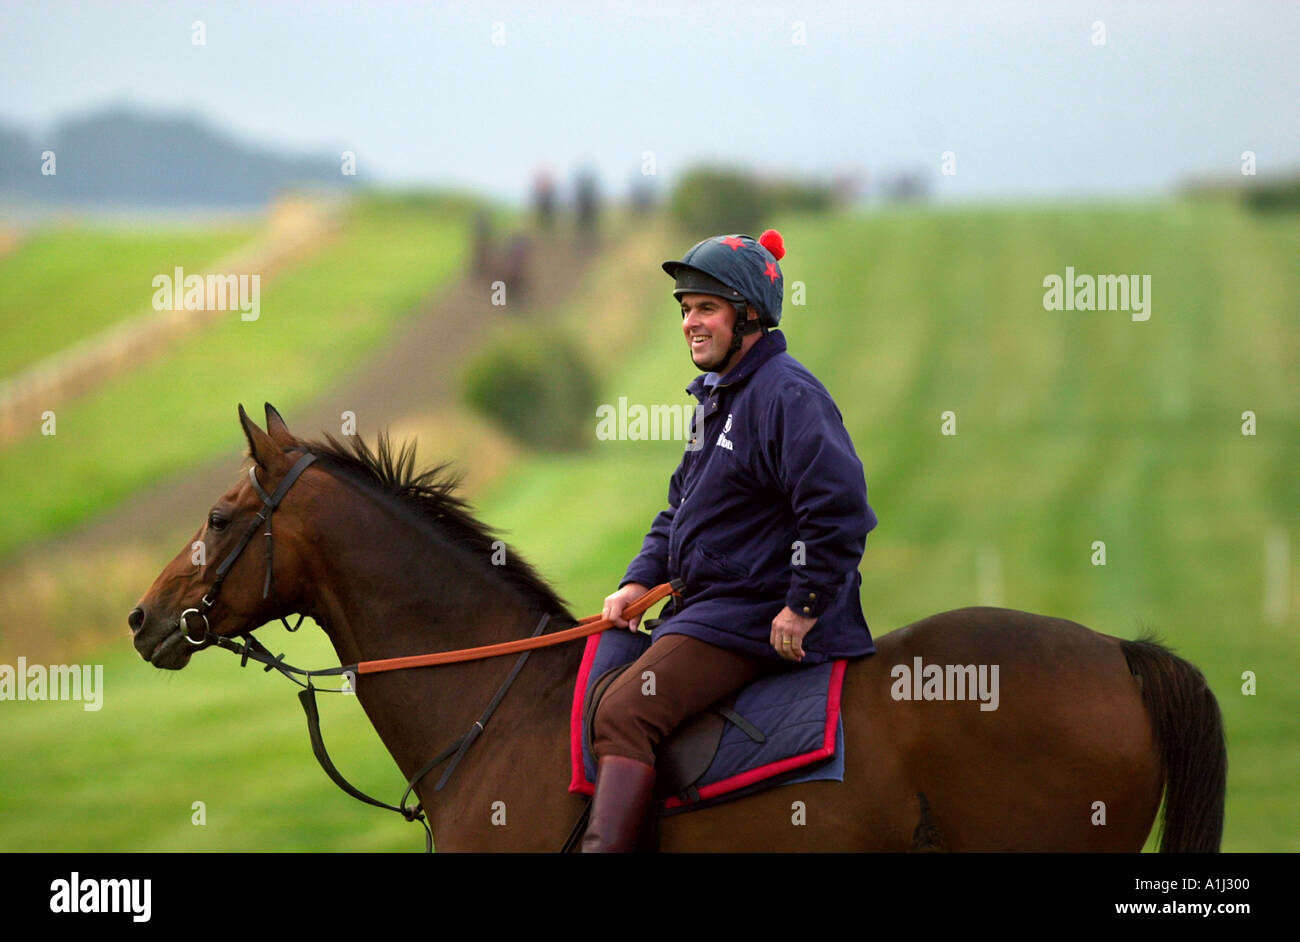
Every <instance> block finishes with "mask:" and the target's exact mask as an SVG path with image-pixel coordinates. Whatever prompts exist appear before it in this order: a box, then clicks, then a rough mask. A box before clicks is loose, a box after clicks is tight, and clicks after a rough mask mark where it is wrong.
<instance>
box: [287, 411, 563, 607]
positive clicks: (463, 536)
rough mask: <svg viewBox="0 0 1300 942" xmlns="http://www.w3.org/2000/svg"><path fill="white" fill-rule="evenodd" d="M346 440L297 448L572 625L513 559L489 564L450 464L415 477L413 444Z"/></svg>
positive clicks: (486, 536) (488, 534)
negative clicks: (401, 509) (402, 510)
mask: <svg viewBox="0 0 1300 942" xmlns="http://www.w3.org/2000/svg"><path fill="white" fill-rule="evenodd" d="M350 438H351V442H350V444H347V445H345V444H343V443H342V442H340V441H339V440H338V439H336V438H335V437H334V436H333V435H331V434H329V433H328V432H326V433H325V441H323V442H322V441H320V440H315V441H304V440H302V439H299V440H298V445H299V447H302V448H306V449H307V450H308V451H310V452H311V453H312V454H314V455H316V456H317V458H318V460H319V459H324V460H325V461H327V462H328V463H330V464H332V465H333V466H335V467H337V468H340V469H342V470H343V471H345V472H350V473H351V475H350V476H351V477H353V478H354V479H357V480H359V481H360V482H362V483H364V484H367V485H369V486H371V487H373V488H375V489H376V490H378V491H379V492H380V493H382V494H386V495H388V496H390V497H394V498H396V499H397V500H399V501H400V502H402V503H403V504H405V505H406V506H407V507H409V508H410V509H411V510H412V511H413V512H414V513H416V514H419V515H421V516H423V517H424V518H425V519H427V520H429V521H431V522H432V523H434V524H435V525H436V526H437V528H438V529H439V530H440V531H441V532H442V533H443V534H445V535H446V536H447V537H448V538H450V539H451V540H452V541H453V542H454V543H455V544H456V545H457V546H460V547H462V548H464V549H467V550H469V551H471V552H472V553H474V554H475V555H476V556H478V557H479V558H481V559H482V560H483V563H484V565H486V566H489V567H490V568H491V569H492V571H494V572H495V573H497V574H498V575H500V576H501V577H502V578H503V579H505V580H506V582H508V583H509V584H511V585H512V586H514V587H515V588H517V589H519V590H520V591H521V592H523V593H524V594H525V595H526V596H528V597H529V598H532V599H535V600H536V601H537V603H538V604H539V605H540V606H541V607H542V608H543V609H544V610H545V611H546V612H549V613H551V614H553V615H563V616H564V617H565V618H566V619H568V621H569V622H570V623H572V622H574V621H576V619H575V618H574V617H573V615H572V614H571V613H570V612H569V609H568V605H567V604H566V603H565V601H564V599H562V598H561V597H560V596H559V595H557V594H556V592H555V590H554V589H553V588H551V585H550V583H548V582H547V581H546V580H545V579H544V578H543V577H542V576H541V575H539V574H538V572H537V570H535V569H533V567H532V566H531V565H530V564H529V563H528V562H527V561H526V560H525V559H524V558H523V557H522V556H520V555H519V554H518V553H516V552H514V551H513V550H509V551H507V552H506V554H505V564H504V565H496V564H494V563H493V560H492V557H493V554H494V552H495V547H494V546H493V545H492V544H493V543H494V542H495V541H496V540H497V539H499V538H498V537H497V535H496V534H495V533H493V532H492V531H491V530H489V529H488V528H487V526H485V525H484V524H483V523H482V522H481V521H480V520H478V519H477V518H476V517H475V516H474V515H473V514H472V513H471V512H470V508H469V504H468V503H467V502H466V501H465V500H464V499H463V498H461V497H460V496H458V495H457V493H456V491H457V489H458V488H459V487H460V484H461V479H462V477H463V475H462V474H460V473H457V472H455V471H454V469H453V466H452V464H451V462H442V463H440V464H438V465H435V466H434V467H431V468H426V469H425V470H423V471H416V470H415V447H416V443H415V441H414V440H410V441H407V442H403V443H402V444H401V445H400V446H396V447H395V446H394V445H393V443H392V441H391V440H390V438H389V436H388V433H387V431H381V432H380V433H379V436H378V440H377V443H376V450H375V451H371V450H370V447H369V446H368V445H366V443H365V441H364V440H363V439H362V438H361V437H360V436H350Z"/></svg>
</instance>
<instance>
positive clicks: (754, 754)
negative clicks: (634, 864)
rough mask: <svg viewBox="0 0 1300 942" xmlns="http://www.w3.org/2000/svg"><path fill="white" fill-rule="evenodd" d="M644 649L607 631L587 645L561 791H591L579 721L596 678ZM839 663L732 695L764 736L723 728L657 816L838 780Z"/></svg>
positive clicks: (591, 762) (626, 635)
mask: <svg viewBox="0 0 1300 942" xmlns="http://www.w3.org/2000/svg"><path fill="white" fill-rule="evenodd" d="M649 646H650V639H649V637H647V636H646V635H643V634H640V633H636V634H633V633H632V632H629V631H618V630H609V631H603V632H601V633H600V634H598V635H593V636H591V637H590V638H588V639H587V648H586V650H585V651H584V652H583V657H582V665H581V666H580V667H579V669H578V680H577V683H576V684H575V685H574V692H573V711H572V714H571V717H570V721H571V722H570V756H571V759H572V764H573V777H572V779H571V781H570V783H569V791H571V792H576V793H579V794H586V795H590V794H592V793H593V792H594V791H595V780H596V759H595V757H594V756H593V755H592V754H591V751H590V749H589V748H588V746H587V743H586V742H585V741H584V739H585V737H584V736H583V729H582V720H583V716H584V715H585V710H586V704H587V699H588V697H589V696H590V694H591V690H592V688H593V687H594V686H595V684H596V681H597V679H598V678H599V677H600V676H601V675H602V674H604V673H605V672H606V671H607V670H610V669H611V668H614V667H620V666H622V665H624V664H630V663H632V662H633V661H635V660H636V659H637V658H638V657H640V656H641V654H642V653H644V651H645V650H646V648H648V647H649ZM846 664H847V661H845V660H838V661H832V662H829V663H826V664H818V665H816V666H813V667H807V668H792V669H791V670H788V671H782V672H779V673H776V674H772V675H770V676H768V677H763V678H760V679H759V680H756V681H755V682H754V683H752V684H750V685H749V686H748V687H746V688H745V689H744V690H742V691H741V692H740V695H739V696H738V697H737V698H736V702H735V704H734V706H733V709H734V710H735V711H736V712H737V713H739V714H740V715H741V716H743V717H745V718H746V719H747V720H749V722H750V723H751V724H753V725H754V726H756V727H757V728H758V729H759V730H761V731H762V732H763V734H764V741H763V742H761V743H760V742H755V741H754V740H753V739H751V738H750V737H749V735H748V734H747V733H746V732H745V731H744V730H743V729H741V728H740V727H739V726H737V725H735V724H734V723H728V724H727V725H726V728H725V729H724V731H723V734H722V740H721V742H719V744H718V751H717V754H716V755H715V756H714V757H713V762H712V763H711V764H710V765H709V768H708V769H707V770H706V771H705V773H704V774H703V775H702V776H701V777H700V779H699V780H698V781H697V782H695V784H694V787H693V789H692V791H691V793H690V795H689V797H681V796H675V797H672V798H668V799H666V800H665V801H664V802H663V805H662V809H663V811H664V813H674V812H678V811H690V810H694V809H696V808H702V807H705V806H707V805H712V804H716V803H717V802H719V801H726V800H730V799H733V798H739V797H741V796H742V795H748V794H752V793H754V792H756V791H761V790H763V789H765V788H771V787H774V786H776V785H790V784H794V783H796V782H814V781H834V782H842V781H844V721H843V719H842V717H841V716H840V691H841V690H842V688H843V681H844V670H845V666H846Z"/></svg>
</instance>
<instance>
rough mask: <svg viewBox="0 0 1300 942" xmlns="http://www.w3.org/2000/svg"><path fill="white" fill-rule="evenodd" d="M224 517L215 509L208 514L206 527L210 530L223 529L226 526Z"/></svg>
mask: <svg viewBox="0 0 1300 942" xmlns="http://www.w3.org/2000/svg"><path fill="white" fill-rule="evenodd" d="M226 522H227V521H226V518H225V517H223V516H221V514H219V513H217V512H216V511H215V510H214V511H212V513H210V514H208V527H209V529H212V530H224V529H225V528H226Z"/></svg>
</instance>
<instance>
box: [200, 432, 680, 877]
mask: <svg viewBox="0 0 1300 942" xmlns="http://www.w3.org/2000/svg"><path fill="white" fill-rule="evenodd" d="M315 460H316V456H315V455H312V454H311V453H310V452H308V453H306V454H304V455H303V456H302V457H300V458H299V459H298V461H297V462H296V463H295V464H294V466H293V468H292V469H290V471H289V473H288V474H286V475H285V477H284V479H283V480H282V481H281V482H280V485H279V486H278V487H277V488H276V489H275V492H274V493H273V494H267V493H266V491H264V490H263V489H262V486H261V484H260V483H259V482H258V480H257V469H256V466H254V467H252V468H249V470H248V476H249V479H250V480H251V481H252V484H253V487H254V488H255V489H256V491H257V493H258V494H259V495H260V496H261V498H262V510H261V511H260V512H259V513H258V514H257V518H256V519H255V520H254V521H253V522H252V524H251V525H250V526H249V527H248V529H247V531H246V532H245V533H244V535H243V537H242V539H241V540H240V541H239V543H238V544H237V545H236V547H235V549H234V550H233V552H231V553H230V554H229V555H228V556H227V557H226V559H225V560H224V561H223V562H222V563H221V565H220V566H219V567H218V568H217V574H216V580H215V582H214V583H213V585H212V587H211V588H210V589H209V590H208V592H207V593H206V594H205V595H204V597H203V600H202V602H201V603H200V606H201V607H199V608H191V609H187V610H186V611H184V612H183V613H182V614H181V617H180V631H181V633H182V634H183V635H184V636H185V638H186V640H187V641H189V642H190V644H193V645H195V646H196V647H202V646H205V645H208V644H213V645H216V646H217V647H220V648H225V649H226V650H228V651H233V652H235V653H236V654H238V655H239V656H240V659H239V664H240V666H241V667H244V666H247V664H248V662H249V661H250V660H253V661H257V662H258V663H260V664H263V665H265V666H264V668H263V670H266V671H270V670H276V671H279V672H280V673H281V674H283V675H284V676H285V677H288V678H289V679H290V680H292V681H293V682H294V683H296V684H297V685H298V686H300V687H302V688H303V689H302V690H301V691H299V693H298V699H299V700H300V701H301V702H302V707H303V710H304V712H305V713H306V714H307V733H308V735H309V736H310V737H311V747H312V752H313V753H315V755H316V759H317V761H318V762H319V763H320V765H321V768H322V769H324V770H325V774H326V775H328V776H329V777H330V778H331V779H332V780H333V781H334V783H335V784H336V785H338V786H339V788H341V789H343V791H345V792H347V793H348V794H349V795H351V796H352V797H353V798H356V799H358V800H359V801H364V802H366V803H367V804H371V805H374V806H376V807H378V808H385V809H387V810H389V811H395V812H397V813H398V814H400V815H401V816H402V817H404V818H405V819H406V820H407V821H418V822H419V823H420V825H421V826H422V827H423V828H424V833H425V851H426V852H429V853H432V851H433V831H432V830H431V829H430V828H429V825H428V822H427V821H426V820H425V813H424V808H423V805H422V803H421V802H418V801H417V802H416V803H415V804H414V805H407V804H406V799H407V798H408V797H409V796H410V795H411V793H412V792H413V791H415V787H416V785H418V784H419V782H420V781H421V780H422V779H423V778H424V776H426V775H427V774H429V772H431V771H433V770H434V769H435V768H437V767H438V766H439V765H441V764H442V763H443V762H444V761H446V760H448V759H451V763H450V764H449V765H448V767H447V769H446V770H445V771H444V772H443V774H442V777H441V778H440V779H439V780H438V784H437V786H436V787H435V788H434V791H441V790H442V787H443V786H444V785H446V784H447V780H448V779H449V778H450V777H451V774H452V772H453V771H455V769H456V766H457V764H458V763H459V762H460V760H461V758H463V757H464V755H465V753H466V752H467V751H468V750H469V747H470V746H472V745H473V744H474V742H475V741H476V740H477V739H478V737H479V736H480V735H481V734H482V733H483V731H484V730H485V729H486V728H487V723H488V720H489V719H491V717H492V714H493V713H494V712H495V711H496V708H497V706H498V705H499V704H500V703H501V700H502V699H503V698H504V697H505V695H506V692H507V691H508V690H509V689H510V686H511V685H512V684H513V683H514V681H515V678H516V677H518V676H519V672H520V671H521V670H522V669H523V666H524V663H525V662H526V661H527V660H528V655H529V654H530V653H531V652H532V651H534V650H536V649H537V648H546V647H552V646H554V645H557V644H565V643H567V642H569V641H576V640H577V639H579V638H585V637H587V636H588V635H594V634H597V633H599V632H602V631H606V630H608V629H610V628H613V627H615V626H614V622H613V621H612V620H610V619H608V618H603V617H601V616H599V615H588V616H587V617H586V618H583V619H582V620H581V621H579V622H578V623H577V624H576V625H574V626H573V627H572V628H565V629H563V630H562V631H557V632H555V633H554V634H549V635H543V634H542V631H543V630H544V629H545V628H546V624H547V622H549V621H550V618H551V616H550V614H549V613H548V614H545V615H543V616H542V619H541V621H540V622H538V624H537V627H536V629H534V631H533V634H532V637H530V638H521V639H519V640H516V641H503V642H501V643H499V644H485V645H480V646H478V647H474V648H461V649H459V650H455V651H441V652H437V653H433V654H413V655H409V656H407V657H390V658H385V659H382V660H377V661H359V662H358V663H356V664H350V665H343V666H340V667H327V668H324V669H323V670H313V671H308V670H303V669H301V668H298V667H294V666H292V665H290V664H286V663H285V660H284V655H283V654H280V655H273V654H272V653H271V652H270V651H269V650H268V649H267V648H266V646H265V645H263V644H262V643H261V642H260V641H258V640H257V639H256V638H254V637H253V635H252V632H251V631H249V632H245V633H244V634H243V638H244V639H245V640H244V643H242V644H241V643H240V642H238V641H235V640H233V639H231V638H228V637H226V636H224V635H218V634H215V633H213V632H212V630H211V629H210V628H209V626H208V614H209V613H210V612H211V610H212V608H213V607H214V606H215V604H216V601H217V595H218V593H219V592H220V591H221V586H222V583H223V582H224V580H225V576H226V573H228V572H229V571H230V568H231V567H232V566H233V565H234V563H235V560H236V559H237V558H238V557H239V555H240V554H241V553H242V552H243V551H244V548H245V547H246V546H247V545H248V543H249V541H250V540H251V539H252V537H253V534H254V533H255V532H256V530H257V529H258V527H259V526H260V525H261V524H262V523H265V524H266V532H265V536H266V579H265V582H264V583H263V587H262V597H263V598H266V597H267V595H268V593H269V592H273V591H274V590H273V585H274V583H273V576H272V566H273V562H272V555H271V516H272V514H273V513H274V511H275V509H276V508H277V507H278V506H279V504H280V501H281V500H282V499H283V498H284V495H285V494H286V493H287V492H288V490H289V488H290V487H292V486H293V484H294V482H295V481H296V480H297V479H298V477H299V475H301V474H302V472H303V471H305V470H306V469H307V467H308V466H309V465H310V464H311V463H312V462H314V461H315ZM683 591H685V586H684V584H683V583H682V582H681V580H674V581H672V582H665V583H662V584H660V585H657V586H655V587H654V588H653V589H650V590H649V591H648V592H646V593H645V594H643V595H642V596H641V597H640V598H637V599H634V600H633V601H632V602H630V603H629V604H628V605H627V606H626V607H625V608H624V609H623V618H624V619H625V620H626V619H631V618H635V617H637V616H639V615H642V614H644V613H645V611H646V610H647V609H649V608H650V606H652V605H654V604H655V603H656V602H658V601H660V600H661V599H665V598H667V597H668V596H669V595H677V596H680V595H681V594H682V592H683ZM191 613H193V614H195V615H198V616H199V617H200V618H202V619H203V634H202V636H200V637H198V638H195V637H193V636H192V635H191V634H190V632H189V621H188V620H187V616H189V615H190V614H191ZM280 620H281V621H283V622H284V626H285V627H286V628H288V629H289V630H290V631H296V630H297V628H298V625H301V624H302V616H301V615H300V616H299V618H298V625H294V626H293V627H290V626H289V623H288V622H287V621H285V620H284V618H283V617H281V619H280ZM506 654H518V655H519V657H518V658H517V659H516V660H515V664H514V667H513V668H511V670H510V674H509V676H507V677H506V679H505V682H504V683H502V685H501V686H500V688H498V689H497V692H496V695H495V696H493V697H492V699H491V701H490V702H489V703H488V705H487V707H486V708H485V709H484V710H483V712H482V713H481V714H480V715H479V718H478V719H477V720H475V721H474V725H472V726H471V727H470V728H469V731H468V732H466V733H465V734H464V735H463V736H461V737H460V738H459V739H457V740H456V741H455V742H453V743H451V744H450V745H448V746H447V748H445V749H443V750H442V751H441V752H439V753H438V754H437V755H436V756H434V757H433V758H432V759H430V760H429V761H428V762H426V763H425V764H424V765H423V766H422V767H421V768H420V770H419V771H418V772H416V773H415V774H414V775H413V776H411V777H410V779H408V780H407V783H406V791H404V792H403V793H402V797H401V799H400V800H399V801H398V804H396V805H390V804H388V803H387V802H384V801H380V800H379V799H377V798H372V797H370V796H369V795H367V794H365V793H364V792H362V791H360V790H359V789H357V788H356V787H354V786H353V785H352V784H351V783H350V782H349V781H348V780H347V779H345V778H344V777H343V775H342V774H341V773H340V772H339V770H338V769H337V768H335V766H334V763H333V761H332V760H331V759H330V757H329V753H328V752H327V751H326V749H325V740H324V738H323V737H322V735H321V731H320V712H319V710H318V709H317V705H316V691H317V690H327V691H329V692H331V693H355V685H352V686H350V687H349V688H348V689H337V688H328V687H325V688H318V687H316V686H315V685H314V684H313V683H312V678H314V677H339V676H342V677H347V678H355V677H356V676H358V675H360V674H379V673H383V672H385V671H396V670H408V669H411V668H416V667H437V666H439V665H442V664H456V663H460V662H462V661H477V660H483V659H486V658H491V657H501V656H503V655H506ZM295 675H296V676H295ZM299 677H302V678H305V680H306V682H305V683H304V682H303V680H299V679H298V678H299ZM586 813H587V810H586V809H584V811H583V814H582V816H581V817H579V819H578V822H577V823H576V824H575V825H574V829H573V831H572V832H571V833H570V834H569V838H568V840H567V841H565V849H566V850H568V849H570V848H571V847H573V846H574V845H575V844H576V838H577V835H579V834H580V832H581V828H582V825H583V823H584V822H585V819H586Z"/></svg>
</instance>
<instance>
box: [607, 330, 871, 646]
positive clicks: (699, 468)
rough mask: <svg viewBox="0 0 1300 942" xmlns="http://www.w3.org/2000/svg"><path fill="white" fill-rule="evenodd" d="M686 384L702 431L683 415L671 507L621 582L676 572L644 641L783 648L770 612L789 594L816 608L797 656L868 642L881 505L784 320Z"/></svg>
mask: <svg viewBox="0 0 1300 942" xmlns="http://www.w3.org/2000/svg"><path fill="white" fill-rule="evenodd" d="M686 391H687V392H689V393H691V394H692V395H693V396H695V398H696V399H698V400H699V401H700V403H701V404H702V405H703V410H702V411H703V420H702V424H703V428H702V429H697V428H695V423H694V422H692V427H691V433H690V436H691V438H692V439H693V441H690V442H688V444H687V448H686V452H685V454H684V455H683V456H682V462H681V464H680V465H679V466H678V467H677V470H676V471H675V472H673V476H672V480H671V481H670V482H669V485H668V507H667V509H665V510H663V511H660V513H659V515H658V516H656V517H655V520H654V524H653V525H652V526H651V528H650V532H649V533H647V534H646V537H645V541H644V543H643V544H642V546H641V553H640V554H639V555H638V556H637V557H636V559H634V560H633V561H632V564H631V565H630V566H628V569H627V574H626V575H625V576H624V577H623V581H622V582H621V583H620V586H623V585H627V584H628V583H629V582H639V583H641V584H642V585H645V586H654V585H658V584H659V583H661V582H667V581H668V580H669V579H673V578H678V577H681V578H683V579H684V580H685V582H686V595H685V598H684V599H682V600H677V599H674V600H672V601H670V602H669V604H668V605H667V606H666V607H665V609H664V614H663V615H662V616H661V617H662V621H661V622H660V624H659V626H658V627H657V628H656V629H655V631H654V634H653V636H652V637H653V639H654V640H658V639H659V638H660V637H662V636H663V635H665V634H685V635H690V636H692V637H695V638H699V639H701V640H703V641H708V642H710V643H711V644H716V645H720V646H722V647H726V648H731V649H735V650H740V651H745V652H747V653H750V654H753V655H756V656H758V657H770V658H775V659H779V657H780V656H779V655H778V654H777V653H776V651H775V650H773V648H772V646H771V644H770V642H769V639H770V636H771V631H772V619H773V618H775V617H776V615H777V613H778V612H780V611H781V608H782V607H783V606H786V605H788V606H789V607H790V609H791V610H792V611H794V612H795V613H796V614H800V615H805V616H815V617H816V618H817V623H816V624H815V625H814V626H813V628H812V630H811V631H810V632H809V633H808V635H807V636H806V637H805V638H804V642H803V647H804V652H805V656H804V659H803V661H802V662H801V663H803V664H805V665H812V664H820V663H823V662H824V661H827V660H830V659H833V658H839V657H851V656H856V655H860V654H870V653H871V652H873V651H874V650H875V646H874V645H873V644H872V641H871V633H870V631H869V630H868V629H867V622H866V619H865V618H863V616H862V606H861V602H860V600H859V594H858V593H859V588H860V586H861V584H862V577H861V576H860V575H859V573H858V563H859V562H861V561H862V553H863V550H864V549H865V547H866V539H867V533H868V532H869V531H870V530H871V529H872V528H874V527H875V525H876V515H875V513H873V512H872V510H871V507H870V506H868V504H867V485H866V480H865V478H864V475H863V471H862V462H861V461H859V460H858V456H857V453H856V452H855V451H854V450H853V442H852V441H851V440H850V439H849V433H848V431H847V430H845V428H844V420H843V417H842V416H841V415H840V411H839V409H838V408H836V406H835V403H834V401H833V400H832V399H831V396H830V393H828V392H827V391H826V388H825V387H824V386H822V384H821V383H820V382H818V380H817V378H816V377H815V376H813V375H812V373H810V372H808V370H807V369H806V368H805V367H804V366H803V365H802V364H800V363H799V362H798V361H797V360H795V359H794V358H793V357H792V356H790V355H789V354H788V353H786V344H785V336H784V335H783V334H782V333H781V332H780V331H779V330H773V331H770V332H769V333H768V334H767V335H766V336H764V337H761V338H759V340H758V342H757V343H755V344H754V346H753V347H751V348H750V350H749V352H748V353H746V354H745V356H744V357H743V358H742V359H741V361H740V362H739V363H738V364H737V365H736V367H735V368H734V369H733V370H732V371H731V372H730V373H728V374H727V375H726V376H723V377H722V378H721V380H720V382H719V383H718V384H717V385H716V386H715V387H713V388H712V389H711V390H710V389H709V388H708V387H706V385H705V377H704V376H703V375H701V376H698V377H696V378H695V381H694V382H692V383H691V385H690V386H688V387H687V389H686ZM695 415H696V417H697V420H698V418H699V416H700V415H701V410H699V409H697V410H696V412H695ZM701 446H702V447H701ZM800 544H801V546H802V550H801V549H800Z"/></svg>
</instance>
